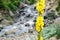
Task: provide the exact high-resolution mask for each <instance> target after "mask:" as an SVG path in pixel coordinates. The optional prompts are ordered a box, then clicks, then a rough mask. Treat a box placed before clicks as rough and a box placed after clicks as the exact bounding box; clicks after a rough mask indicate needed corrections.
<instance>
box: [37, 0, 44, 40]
mask: <svg viewBox="0 0 60 40" xmlns="http://www.w3.org/2000/svg"><path fill="white" fill-rule="evenodd" d="M44 8H45V0H39V1H38V3H37V4H36V9H37V11H38V18H37V20H36V31H37V32H38V40H43V37H42V36H41V35H40V32H41V30H42V29H43V28H44V16H43V15H44ZM42 34H43V33H42Z"/></svg>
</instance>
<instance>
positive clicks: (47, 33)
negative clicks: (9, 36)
mask: <svg viewBox="0 0 60 40" xmlns="http://www.w3.org/2000/svg"><path fill="white" fill-rule="evenodd" d="M42 32H43V37H44V39H45V40H46V39H48V38H51V37H53V36H55V35H56V38H57V39H60V23H58V24H50V25H48V27H45V28H44V29H43V30H42ZM42 32H41V33H42Z"/></svg>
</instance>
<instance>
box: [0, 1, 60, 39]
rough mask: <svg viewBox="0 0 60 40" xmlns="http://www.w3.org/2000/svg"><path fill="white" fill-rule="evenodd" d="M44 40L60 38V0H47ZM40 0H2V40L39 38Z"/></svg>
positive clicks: (0, 33) (0, 10)
mask: <svg viewBox="0 0 60 40" xmlns="http://www.w3.org/2000/svg"><path fill="white" fill-rule="evenodd" d="M45 1H46V3H45V5H46V6H45V13H44V22H45V26H44V29H43V30H42V31H41V34H42V32H43V35H42V36H43V38H44V40H60V0H45ZM37 2H38V0H0V40H3V39H4V40H37V39H38V38H37V32H36V30H35V25H36V24H35V22H36V18H37V17H38V12H37V10H36V3H37Z"/></svg>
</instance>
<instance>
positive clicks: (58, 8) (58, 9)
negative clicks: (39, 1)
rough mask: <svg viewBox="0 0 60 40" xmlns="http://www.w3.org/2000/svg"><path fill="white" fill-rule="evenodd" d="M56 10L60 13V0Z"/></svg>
mask: <svg viewBox="0 0 60 40" xmlns="http://www.w3.org/2000/svg"><path fill="white" fill-rule="evenodd" d="M56 10H57V11H58V12H59V11H60V0H58V6H57V8H56Z"/></svg>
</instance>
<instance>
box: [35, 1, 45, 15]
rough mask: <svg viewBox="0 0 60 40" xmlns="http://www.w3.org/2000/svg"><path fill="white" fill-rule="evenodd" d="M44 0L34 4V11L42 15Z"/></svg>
mask: <svg viewBox="0 0 60 40" xmlns="http://www.w3.org/2000/svg"><path fill="white" fill-rule="evenodd" d="M44 4H45V0H39V2H38V3H37V4H36V9H37V11H38V12H39V13H41V14H43V13H44V11H43V10H44V8H45V5H44Z"/></svg>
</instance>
